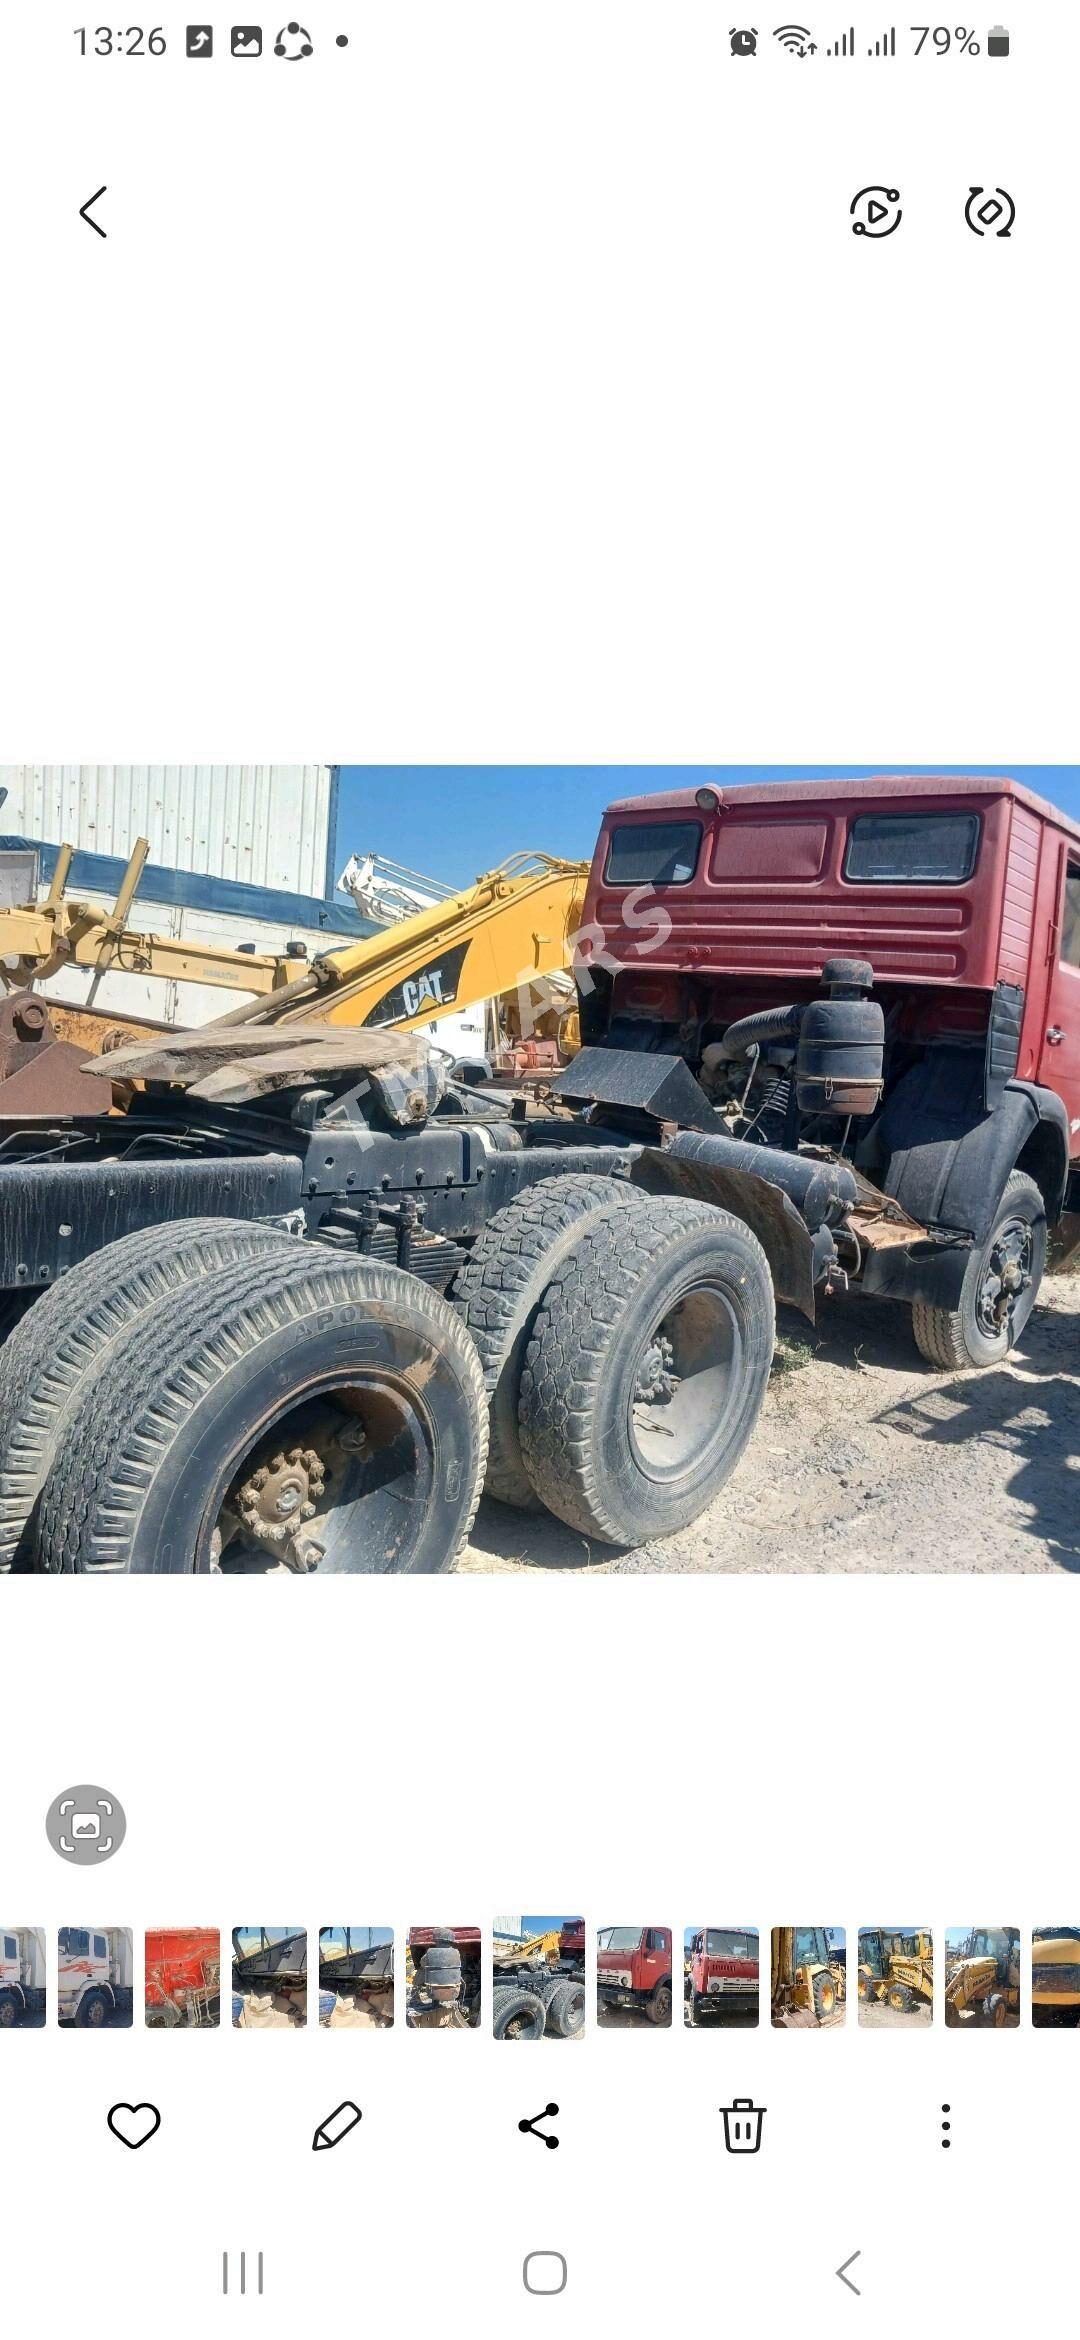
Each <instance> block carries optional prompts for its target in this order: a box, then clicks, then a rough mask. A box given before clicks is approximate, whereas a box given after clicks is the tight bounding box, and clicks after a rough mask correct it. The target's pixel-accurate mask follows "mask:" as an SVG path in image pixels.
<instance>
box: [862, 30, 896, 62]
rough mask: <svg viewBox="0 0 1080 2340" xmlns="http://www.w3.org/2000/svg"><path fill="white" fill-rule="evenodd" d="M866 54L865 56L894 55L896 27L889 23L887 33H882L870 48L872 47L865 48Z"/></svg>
mask: <svg viewBox="0 0 1080 2340" xmlns="http://www.w3.org/2000/svg"><path fill="white" fill-rule="evenodd" d="M866 54H867V56H868V57H895V55H896V27H895V25H890V27H889V30H888V32H887V33H882V36H881V39H880V40H879V41H875V42H874V46H873V48H872V49H868V50H867V52H866Z"/></svg>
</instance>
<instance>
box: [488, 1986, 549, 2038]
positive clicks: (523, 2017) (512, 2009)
mask: <svg viewBox="0 0 1080 2340" xmlns="http://www.w3.org/2000/svg"><path fill="white" fill-rule="evenodd" d="M546 2023H547V2012H546V2009H545V2007H544V2002H543V2000H542V1999H538V1998H537V1996H536V1993H535V1991H521V1990H501V1991H500V1990H497V1991H496V1992H495V1995H494V2005H493V2008H492V2016H491V2028H492V2031H493V2033H494V2036H495V2038H496V2039H542V2038H543V2036H544V2029H545V2026H546Z"/></svg>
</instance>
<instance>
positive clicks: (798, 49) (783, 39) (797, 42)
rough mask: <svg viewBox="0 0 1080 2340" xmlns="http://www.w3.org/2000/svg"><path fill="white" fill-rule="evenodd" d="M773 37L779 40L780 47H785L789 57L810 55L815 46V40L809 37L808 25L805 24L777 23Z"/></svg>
mask: <svg viewBox="0 0 1080 2340" xmlns="http://www.w3.org/2000/svg"><path fill="white" fill-rule="evenodd" d="M773 39H774V41H779V43H780V46H781V48H782V49H786V50H787V52H788V54H789V56H791V57H812V56H813V54H814V51H815V49H816V48H817V42H816V41H814V40H812V39H811V37H810V30H809V26H807V25H805V24H778V25H777V27H776V30H775V32H774V33H773Z"/></svg>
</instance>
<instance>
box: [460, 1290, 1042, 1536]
mask: <svg viewBox="0 0 1080 2340" xmlns="http://www.w3.org/2000/svg"><path fill="white" fill-rule="evenodd" d="M780 1334H781V1340H780V1345H779V1348H778V1354H777V1363H776V1365H775V1366H774V1368H773V1374H772V1379H771V1381H770V1384H769V1390H768V1394H767V1396H766V1400H765V1406H764V1409H763V1412H762V1416H761V1419H760V1421H759V1423H758V1426H757V1429H756V1431H755V1434H754V1436H753V1438H752V1439H751V1441H750V1444H749V1446H748V1448H747V1450H746V1453H745V1454H744V1455H743V1458H742V1460H741V1462H740V1463H739V1466H738V1469H737V1470H736V1471H735V1472H734V1474H733V1476H732V1477H731V1478H730V1479H729V1481H728V1483H727V1486H726V1487H725V1488H724V1489H723V1492H722V1493H721V1495H720V1496H719V1497H718V1498H717V1501H716V1502H715V1503H714V1504H713V1505H712V1508H711V1509H710V1510H709V1511H706V1512H704V1513H703V1514H702V1516H701V1518H700V1519H697V1520H695V1521H694V1522H693V1523H692V1525H691V1526H690V1527H688V1528H684V1529H682V1530H681V1531H680V1532H679V1533H678V1534H677V1535H674V1536H669V1537H667V1538H666V1539H665V1540H664V1541H662V1542H659V1543H652V1544H645V1545H643V1546H641V1548H640V1549H639V1550H637V1551H634V1552H613V1551H611V1549H610V1548H609V1547H607V1546H605V1545H602V1544H596V1543H590V1542H589V1541H588V1540H586V1539H585V1538H583V1537H581V1536H579V1535H577V1534H574V1533H573V1532H572V1531H571V1530H570V1529H569V1528H565V1527H563V1526H562V1524H561V1522H559V1521H558V1520H555V1519H552V1518H551V1517H550V1515H549V1514H547V1513H543V1512H538V1513H527V1512H519V1511H511V1510H509V1509H507V1507H506V1506H505V1505H503V1504H499V1503H491V1502H488V1501H486V1500H485V1501H484V1502H483V1503H481V1506H480V1510H479V1512H478V1514H477V1519H476V1524H475V1527H474V1529H473V1533H472V1538H471V1541H470V1543H469V1544H468V1546H467V1548H466V1550H465V1552H464V1553H463V1555H462V1557H461V1559H460V1560H459V1562H458V1568H459V1569H460V1570H475V1571H483V1572H485V1573H489V1572H492V1573H494V1572H499V1573H508V1572H510V1571H512V1570H520V1569H527V1568H545V1569H552V1568H582V1567H586V1566H587V1567H589V1568H590V1569H595V1570H597V1571H598V1572H601V1573H607V1574H610V1575H627V1574H640V1573H645V1572H648V1573H650V1574H653V1573H672V1574H696V1573H712V1572H716V1573H722V1574H736V1573H745V1574H765V1575H779V1574H786V1573H805V1574H815V1573H821V1572H823V1571H827V1572H829V1573H830V1574H832V1573H835V1574H851V1575H857V1574H859V1573H860V1572H867V1573H870V1572H873V1573H888V1574H891V1575H926V1574H929V1575H948V1574H956V1575H971V1574H976V1575H981V1574H989V1573H997V1572H1004V1573H1011V1572H1016V1573H1020V1572H1025V1571H1027V1572H1031V1573H1034V1574H1043V1575H1053V1574H1054V1573H1055V1572H1056V1571H1057V1570H1058V1569H1065V1570H1067V1571H1070V1572H1072V1573H1077V1572H1080V1275H1071V1276H1055V1277H1050V1278H1048V1279H1047V1281H1046V1282H1045V1283H1044V1285H1043V1297H1042V1298H1041V1299H1040V1304H1039V1307H1038V1308H1037V1309H1036V1311H1035V1313H1034V1315H1033V1317H1032V1318H1031V1321H1030V1323H1029V1325H1028V1326H1027V1329H1026V1331H1025V1333H1024V1335H1023V1339H1022V1341H1021V1343H1020V1346H1019V1348H1018V1349H1017V1350H1016V1351H1014V1353H1013V1355H1012V1356H1011V1357H1010V1359H1009V1361H1008V1362H1007V1363H1006V1364H1004V1365H1001V1366H996V1367H993V1368H992V1369H991V1370H990V1371H988V1372H985V1373H963V1374H945V1373H939V1372H937V1371H935V1369H934V1368H933V1367H932V1366H930V1365H928V1364H926V1363H925V1361H924V1359H923V1358H921V1357H920V1355H919V1352H918V1350H917V1349H916V1347H915V1342H914V1339H913V1336H912V1332H911V1320H910V1315H909V1312H908V1311H907V1309H906V1308H901V1307H899V1306H897V1305H896V1304H889V1303H886V1302H881V1301H874V1300H870V1299H862V1298H859V1297H853V1298H851V1299H849V1300H845V1301H833V1302H828V1303H826V1304H825V1305H824V1306H823V1308H822V1311H821V1316H820V1320H819V1323H818V1326H817V1328H816V1330H815V1329H813V1328H812V1327H811V1326H809V1325H808V1324H806V1323H805V1322H804V1320H803V1319H802V1318H801V1317H800V1316H797V1315H795V1314H793V1313H792V1312H790V1311H788V1310H784V1311H782V1321H781V1325H780Z"/></svg>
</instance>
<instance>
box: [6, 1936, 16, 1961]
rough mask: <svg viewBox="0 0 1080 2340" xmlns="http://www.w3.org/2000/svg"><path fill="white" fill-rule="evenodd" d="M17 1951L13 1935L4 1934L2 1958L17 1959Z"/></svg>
mask: <svg viewBox="0 0 1080 2340" xmlns="http://www.w3.org/2000/svg"><path fill="white" fill-rule="evenodd" d="M18 1949H19V1945H18V1943H17V1942H16V1940H15V1937H14V1935H13V1934H5V1935H4V1956H5V1958H15V1957H17V1956H18Z"/></svg>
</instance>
